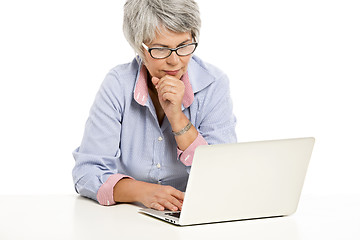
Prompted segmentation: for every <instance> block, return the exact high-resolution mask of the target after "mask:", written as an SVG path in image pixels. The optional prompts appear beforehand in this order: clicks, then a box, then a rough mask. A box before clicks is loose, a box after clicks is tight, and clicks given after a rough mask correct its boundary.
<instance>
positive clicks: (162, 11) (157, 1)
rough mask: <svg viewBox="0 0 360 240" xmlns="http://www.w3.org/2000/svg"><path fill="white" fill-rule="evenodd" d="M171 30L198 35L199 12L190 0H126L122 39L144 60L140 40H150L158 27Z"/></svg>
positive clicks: (199, 24) (195, 4) (196, 36)
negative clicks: (123, 36)
mask: <svg viewBox="0 0 360 240" xmlns="http://www.w3.org/2000/svg"><path fill="white" fill-rule="evenodd" d="M162 26H163V27H165V28H166V29H168V30H171V31H173V32H181V33H183V32H190V33H191V34H192V36H193V38H195V39H196V40H198V39H199V34H200V26H201V20H200V12H199V7H198V5H197V3H196V2H195V1H194V0H127V1H126V3H125V5H124V21H123V31H124V35H125V38H126V40H127V41H128V42H129V43H130V45H131V47H132V48H133V49H134V50H135V52H136V53H137V54H138V55H139V56H140V58H141V59H143V60H144V54H143V48H142V43H143V42H151V41H152V40H153V39H154V38H155V35H156V32H157V31H159V30H160V28H161V27H162Z"/></svg>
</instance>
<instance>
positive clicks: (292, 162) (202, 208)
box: [140, 138, 315, 226]
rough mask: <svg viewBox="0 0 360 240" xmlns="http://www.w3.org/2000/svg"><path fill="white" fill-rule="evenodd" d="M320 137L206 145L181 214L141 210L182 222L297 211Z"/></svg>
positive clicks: (193, 169)
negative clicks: (313, 152)
mask: <svg viewBox="0 0 360 240" xmlns="http://www.w3.org/2000/svg"><path fill="white" fill-rule="evenodd" d="M314 142H315V139H314V138H296V139H285V140H273V141H261V142H247V143H235V144H219V145H209V146H200V147H198V148H197V149H196V151H195V155H194V160H193V164H192V167H191V172H190V176H189V180H188V185H187V189H186V193H185V198H184V202H183V207H182V211H181V213H180V212H172V211H157V210H153V209H140V212H142V213H146V214H149V215H151V216H154V217H157V218H160V219H162V220H165V221H167V222H170V223H173V224H176V225H181V226H183V225H193V224H203V223H214V222H223V221H234V220H244V219H255V218H265V217H276V216H286V215H290V214H293V213H294V212H295V211H296V209H297V206H298V202H299V199H300V193H301V190H302V187H303V183H304V178H305V174H306V170H307V167H308V164H309V161H310V157H311V153H312V149H313V146H314Z"/></svg>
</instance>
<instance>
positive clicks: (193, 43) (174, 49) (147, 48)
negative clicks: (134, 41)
mask: <svg viewBox="0 0 360 240" xmlns="http://www.w3.org/2000/svg"><path fill="white" fill-rule="evenodd" d="M191 45H195V47H194V50H193V51H192V52H191V53H189V54H185V55H182V54H179V53H178V50H179V49H181V48H184V47H187V46H191ZM142 46H143V47H144V48H145V49H146V51H148V52H149V53H150V56H151V57H152V58H154V59H164V58H168V57H170V55H171V54H172V53H173V52H175V53H176V55H178V56H179V57H185V56H189V55H190V54H193V53H194V52H195V50H196V48H197V46H198V43H197V42H192V43H189V44H185V45H182V46H179V47H177V48H167V47H152V48H149V47H148V46H146V45H145V43H142ZM155 49H166V50H170V53H169V55H167V56H166V57H161V58H158V57H154V56H153V55H152V54H151V51H152V50H155Z"/></svg>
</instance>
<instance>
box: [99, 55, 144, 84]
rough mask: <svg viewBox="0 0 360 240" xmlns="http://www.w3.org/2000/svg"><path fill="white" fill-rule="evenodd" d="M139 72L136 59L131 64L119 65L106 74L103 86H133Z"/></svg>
mask: <svg viewBox="0 0 360 240" xmlns="http://www.w3.org/2000/svg"><path fill="white" fill-rule="evenodd" d="M138 71H139V63H138V62H137V60H136V59H134V60H133V61H132V62H129V63H125V64H119V65H117V66H115V67H113V68H112V69H110V71H109V72H108V74H107V75H106V77H105V80H104V82H103V85H105V86H108V85H109V86H113V87H115V86H116V85H120V86H122V87H126V86H127V85H130V86H134V83H135V80H136V77H137V74H138Z"/></svg>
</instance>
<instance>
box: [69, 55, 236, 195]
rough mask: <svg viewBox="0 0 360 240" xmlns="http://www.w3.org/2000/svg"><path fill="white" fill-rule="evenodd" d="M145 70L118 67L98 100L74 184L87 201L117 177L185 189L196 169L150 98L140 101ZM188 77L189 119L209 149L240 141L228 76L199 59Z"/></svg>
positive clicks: (136, 65) (76, 154)
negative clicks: (181, 155)
mask: <svg viewBox="0 0 360 240" xmlns="http://www.w3.org/2000/svg"><path fill="white" fill-rule="evenodd" d="M140 70H141V63H140V64H139V63H138V61H136V59H134V60H133V61H132V62H131V63H128V64H123V65H118V66H116V67H115V68H113V69H112V70H111V71H110V72H109V73H108V74H107V75H106V77H105V80H104V81H103V83H102V85H101V87H100V90H99V91H98V93H97V95H96V98H95V101H94V103H93V105H92V107H91V110H90V113H89V118H88V120H87V122H86V126H85V132H84V136H83V139H82V142H81V145H80V147H78V148H77V149H75V151H74V152H73V156H74V158H75V167H74V169H73V180H74V184H75V189H76V191H77V192H78V193H79V194H81V195H82V196H85V197H88V198H91V199H94V200H98V199H97V193H98V190H99V189H100V187H101V186H102V185H103V184H104V183H105V182H106V181H107V180H108V179H109V177H110V176H112V175H114V174H124V175H127V176H130V177H132V178H134V179H136V180H140V181H145V182H150V183H158V184H163V185H170V186H173V187H175V188H177V189H178V190H180V191H185V189H186V184H187V180H188V176H189V171H190V168H191V167H190V166H185V164H184V163H183V162H182V161H180V159H179V156H178V153H177V144H176V141H175V138H174V136H173V134H172V129H171V125H170V123H169V121H168V119H167V118H166V116H165V118H164V120H163V122H162V124H161V126H160V125H159V122H158V119H157V116H156V111H155V107H154V105H153V103H152V101H151V98H150V97H149V96H148V95H147V96H145V97H144V96H142V97H141V96H140V99H136V98H138V97H139V96H136V95H139V94H136V87H139V86H137V85H139V82H138V81H139V75H140V72H141V71H140ZM187 74H188V79H189V81H190V84H191V86H190V89H192V93H191V94H192V95H193V100H192V102H190V104H191V105H190V104H189V105H190V106H184V105H186V104H184V102H183V106H182V109H183V112H184V114H185V115H186V116H187V117H188V118H189V120H190V121H191V123H192V124H193V125H194V126H195V128H196V129H197V130H198V132H199V134H200V135H201V137H202V138H204V139H205V140H206V142H207V143H208V144H219V143H234V142H236V134H235V124H236V118H235V116H234V115H233V112H232V101H231V98H230V89H229V81H228V78H227V76H226V75H225V74H224V73H222V72H221V71H220V70H219V69H217V68H216V67H214V66H212V65H210V64H207V63H205V62H203V61H202V60H201V59H199V58H198V57H196V56H192V58H191V60H190V62H189V65H188V72H187ZM187 90H188V92H189V89H187ZM146 91H147V88H146ZM185 92H186V90H185ZM147 94H148V93H147ZM142 101H143V102H142ZM185 151H186V150H185ZM219 161H221V160H219Z"/></svg>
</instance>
